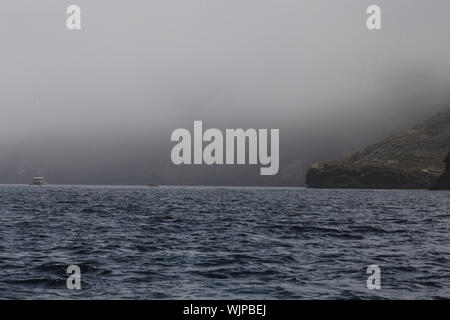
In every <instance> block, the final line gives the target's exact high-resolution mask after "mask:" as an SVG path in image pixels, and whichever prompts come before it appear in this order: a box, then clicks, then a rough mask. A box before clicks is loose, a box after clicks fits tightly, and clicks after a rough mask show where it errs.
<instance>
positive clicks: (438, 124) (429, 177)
mask: <svg viewBox="0 0 450 320" xmlns="http://www.w3.org/2000/svg"><path fill="white" fill-rule="evenodd" d="M449 149H450V109H449V110H447V111H446V112H442V113H439V114H437V115H436V116H435V117H433V118H431V119H429V120H428V121H426V122H425V123H423V124H421V125H418V126H416V127H414V128H412V129H411V130H409V131H406V132H404V133H401V134H396V135H392V136H390V137H388V138H386V139H384V140H383V141H381V142H379V143H376V144H373V145H370V146H368V147H366V148H365V149H363V150H361V151H359V152H357V153H355V154H352V155H350V156H348V157H346V158H345V159H344V160H343V161H339V162H327V163H320V164H316V165H314V166H313V167H312V168H311V169H309V170H308V172H307V174H306V184H307V186H308V187H310V188H368V189H371V188H378V189H394V188H395V189H397V188H398V189H428V188H430V186H432V185H433V183H434V182H435V181H436V179H437V178H438V177H439V176H440V175H442V174H443V172H444V169H445V166H444V163H443V162H442V160H443V159H444V158H445V156H446V154H447V152H448V151H449Z"/></svg>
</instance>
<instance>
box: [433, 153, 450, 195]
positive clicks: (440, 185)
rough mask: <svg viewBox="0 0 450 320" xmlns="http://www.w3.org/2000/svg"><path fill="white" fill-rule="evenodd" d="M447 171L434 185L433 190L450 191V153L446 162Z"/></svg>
mask: <svg viewBox="0 0 450 320" xmlns="http://www.w3.org/2000/svg"><path fill="white" fill-rule="evenodd" d="M444 162H445V171H444V173H443V174H442V175H441V176H440V177H439V178H438V179H437V180H436V181H435V182H434V183H433V186H432V187H431V190H450V152H449V153H448V154H447V157H446V158H445V160H444Z"/></svg>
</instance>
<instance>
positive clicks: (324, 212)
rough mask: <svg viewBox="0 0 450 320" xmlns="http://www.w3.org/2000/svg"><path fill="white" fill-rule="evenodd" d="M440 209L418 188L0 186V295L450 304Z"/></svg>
mask: <svg viewBox="0 0 450 320" xmlns="http://www.w3.org/2000/svg"><path fill="white" fill-rule="evenodd" d="M449 208H450V193H448V192H428V191H368V190H360V191H354V190H348V191H345V190H306V189H300V188H299V189H279V188H274V189H269V188H267V189H266V188H175V187H173V188H172V187H171V188H166V187H161V188H147V187H83V186H45V187H32V186H0V298H52V299H53V298H97V299H105V298H118V299H121V298H139V299H143V298H145V299H167V298H176V299H178V298H187V299H194V298H206V299H218V298H224V299H235V298H255V299H309V298H315V299H330V298H344V299H350V298H351V299H354V298H406V299H412V298H450V263H449V262H450V224H449V223H450V210H449ZM70 264H77V265H79V266H80V267H81V270H82V276H81V277H82V289H81V290H79V291H76V290H69V289H67V287H66V279H67V276H68V275H67V274H66V273H65V271H66V268H67V266H68V265H70ZM369 264H378V265H379V266H380V267H381V285H382V289H381V290H378V291H369V290H368V289H367V288H366V279H367V276H368V275H366V268H367V265H369Z"/></svg>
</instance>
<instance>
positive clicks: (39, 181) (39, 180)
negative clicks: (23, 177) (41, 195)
mask: <svg viewBox="0 0 450 320" xmlns="http://www.w3.org/2000/svg"><path fill="white" fill-rule="evenodd" d="M46 184H47V181H45V179H44V177H43V176H42V174H40V173H37V174H35V175H34V177H33V181H32V182H31V183H30V185H32V186H43V185H46Z"/></svg>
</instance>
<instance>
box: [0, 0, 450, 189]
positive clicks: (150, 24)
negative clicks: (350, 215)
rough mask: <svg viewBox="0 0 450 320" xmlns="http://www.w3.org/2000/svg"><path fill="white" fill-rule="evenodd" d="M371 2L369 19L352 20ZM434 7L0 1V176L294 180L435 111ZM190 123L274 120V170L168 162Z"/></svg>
mask: <svg viewBox="0 0 450 320" xmlns="http://www.w3.org/2000/svg"><path fill="white" fill-rule="evenodd" d="M70 4H77V5H79V6H80V7H81V9H82V30H80V31H69V30H67V29H66V27H65V20H66V18H67V15H66V13H65V10H66V7H67V6H68V5H70ZM370 4H377V5H379V6H380V7H381V8H382V27H383V29H382V30H378V31H369V30H367V28H366V26H365V19H366V17H367V15H366V14H365V10H366V8H367V6H369V5H370ZM449 13H450V2H448V1H445V0H436V1H434V2H433V5H430V4H428V3H426V2H424V1H418V0H414V1H407V0H399V1H395V2H392V1H387V0H377V1H375V2H374V1H365V0H363V1H360V0H345V1H340V2H339V3H338V2H337V1H332V0H324V1H313V0H308V1H301V2H300V1H290V0H282V1H273V0H259V1H257V0H247V1H237V0H227V1H225V0H217V1H201V0H189V1H181V0H174V1H162V0H153V1H151V0H150V1H144V0H136V1H133V3H128V2H125V1H117V0H109V1H106V0H98V1H95V2H92V1H87V0H77V1H75V2H74V1H65V0H64V1H56V0H43V1H39V2H36V1H24V0H23V1H17V0H16V1H12V0H4V1H2V3H1V4H0V34H1V36H2V40H3V46H2V51H1V53H0V66H1V70H2V73H1V75H0V111H1V114H2V117H0V148H1V149H0V151H1V152H0V183H28V182H30V179H31V177H32V174H33V172H35V171H41V172H42V173H43V174H44V175H45V176H46V178H47V180H48V181H49V183H55V184H126V185H145V184H151V183H160V184H162V185H279V184H285V185H300V184H301V183H302V181H303V174H304V170H305V169H306V168H307V167H309V166H310V165H311V164H312V163H314V162H317V161H326V160H337V159H341V158H342V157H343V156H344V155H346V154H349V153H352V152H355V151H357V150H358V149H360V148H362V147H364V146H365V145H367V144H370V143H374V142H376V141H378V140H379V139H381V138H384V137H386V136H389V135H391V134H393V133H398V132H401V131H403V130H407V129H409V128H411V127H413V126H414V125H416V124H418V123H421V122H423V121H425V120H426V119H428V118H429V117H431V116H433V115H434V114H435V113H437V112H439V111H441V110H444V109H447V108H450V91H449V88H450V58H449V57H450V43H449V41H447V33H448V30H450V21H449V19H448V14H449ZM194 120H202V121H203V123H204V126H205V127H207V128H220V129H225V128H244V129H246V128H277V129H280V174H279V175H278V176H274V177H261V176H259V174H258V170H259V167H258V166H244V167H243V166H230V167H229V166H213V167H206V166H178V167H177V166H175V165H173V164H172V163H171V161H170V150H171V147H172V146H173V143H171V141H170V134H171V132H172V131H173V130H174V129H177V128H187V129H189V130H192V128H193V121H194ZM289 168H295V170H294V173H293V174H291V173H290V176H289V177H286V180H282V179H284V178H283V177H282V175H283V173H284V172H285V170H287V169H289ZM289 172H291V171H289Z"/></svg>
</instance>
